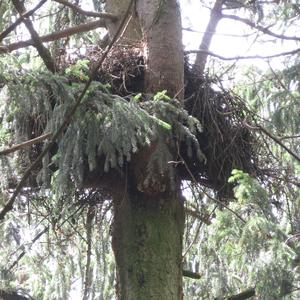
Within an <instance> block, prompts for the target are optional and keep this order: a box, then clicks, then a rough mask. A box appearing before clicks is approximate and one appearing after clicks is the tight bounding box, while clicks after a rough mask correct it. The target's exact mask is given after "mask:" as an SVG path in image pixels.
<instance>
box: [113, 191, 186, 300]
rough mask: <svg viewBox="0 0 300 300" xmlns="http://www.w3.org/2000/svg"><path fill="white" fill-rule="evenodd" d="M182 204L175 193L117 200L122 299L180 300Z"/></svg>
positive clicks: (129, 195) (115, 229) (116, 235)
mask: <svg viewBox="0 0 300 300" xmlns="http://www.w3.org/2000/svg"><path fill="white" fill-rule="evenodd" d="M179 199H180V198H179V195H178V194H177V193H171V194H168V195H166V194H164V195H156V196H146V195H144V194H142V193H127V194H126V195H123V196H122V195H121V196H119V197H117V199H114V204H115V207H114V209H115V218H114V226H113V250H114V253H115V258H116V264H117V281H118V283H117V294H118V298H119V299H122V300H139V299H140V300H144V299H164V300H176V299H182V257H181V255H182V236H183V228H184V213H183V205H182V203H181V202H180V200H179Z"/></svg>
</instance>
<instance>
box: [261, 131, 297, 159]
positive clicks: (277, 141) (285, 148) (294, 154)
mask: <svg viewBox="0 0 300 300" xmlns="http://www.w3.org/2000/svg"><path fill="white" fill-rule="evenodd" d="M258 128H259V129H260V131H262V132H263V133H264V134H265V135H267V136H268V137H269V138H271V139H272V140H273V141H274V142H275V143H277V144H278V145H279V146H280V147H282V148H283V149H284V150H286V152H288V153H289V154H290V155H291V156H293V157H294V158H295V159H296V160H298V162H300V156H299V155H298V154H296V153H295V152H293V151H292V150H291V149H290V148H288V147H287V146H286V145H285V144H283V143H282V141H281V140H280V139H279V138H277V137H276V136H275V135H273V134H272V133H271V132H269V131H268V130H267V129H266V128H264V127H262V126H261V125H258Z"/></svg>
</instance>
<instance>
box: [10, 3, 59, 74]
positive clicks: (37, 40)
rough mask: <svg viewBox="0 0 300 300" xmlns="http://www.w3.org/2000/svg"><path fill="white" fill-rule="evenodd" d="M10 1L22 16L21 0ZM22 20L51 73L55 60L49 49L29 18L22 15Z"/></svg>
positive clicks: (54, 67)
mask: <svg viewBox="0 0 300 300" xmlns="http://www.w3.org/2000/svg"><path fill="white" fill-rule="evenodd" d="M12 3H13V4H14V6H15V8H16V10H17V11H18V13H19V14H20V16H21V17H22V14H24V13H25V11H26V10H25V6H24V4H23V2H21V0H12ZM22 19H23V22H24V24H25V26H26V27H27V29H28V31H29V32H30V35H31V38H32V40H33V42H34V44H33V45H34V46H35V48H36V49H37V51H38V53H39V55H40V57H41V58H42V60H43V61H44V63H45V65H46V67H47V69H48V70H49V71H51V72H52V73H55V72H56V66H55V62H54V60H53V59H52V57H51V54H50V51H49V50H48V49H47V48H46V47H45V46H44V45H43V42H42V41H41V39H40V37H39V35H38V33H37V32H36V31H35V29H34V27H33V24H32V22H31V21H30V20H29V18H24V17H22Z"/></svg>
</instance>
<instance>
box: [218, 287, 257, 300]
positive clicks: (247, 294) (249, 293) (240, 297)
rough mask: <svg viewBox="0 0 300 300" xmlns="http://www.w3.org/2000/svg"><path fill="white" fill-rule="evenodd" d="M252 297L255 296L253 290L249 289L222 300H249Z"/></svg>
mask: <svg viewBox="0 0 300 300" xmlns="http://www.w3.org/2000/svg"><path fill="white" fill-rule="evenodd" d="M253 296H255V289H253V288H250V289H248V290H245V291H243V292H241V293H239V294H236V295H232V296H228V297H225V298H224V300H244V299H249V298H251V297H253Z"/></svg>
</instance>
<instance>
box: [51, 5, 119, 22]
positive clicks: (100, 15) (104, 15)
mask: <svg viewBox="0 0 300 300" xmlns="http://www.w3.org/2000/svg"><path fill="white" fill-rule="evenodd" d="M53 1H55V2H57V3H60V4H63V5H64V6H67V7H70V8H71V9H73V10H74V11H76V12H78V13H79V14H81V15H85V16H88V17H96V18H106V19H110V20H111V21H114V22H115V21H117V20H118V17H117V16H116V15H113V14H110V13H101V12H96V11H87V10H84V9H82V8H81V7H79V6H78V5H75V4H72V3H70V2H68V1H66V0H53Z"/></svg>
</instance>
